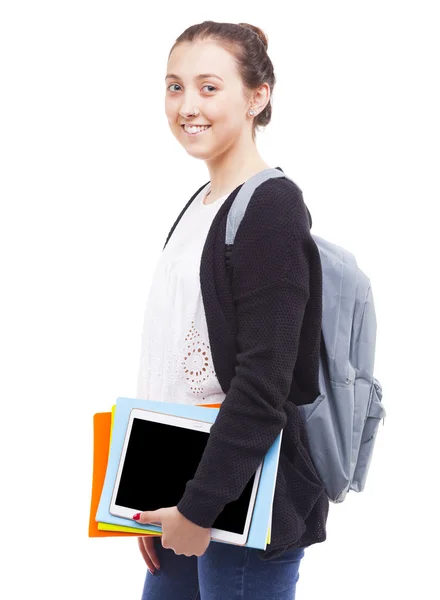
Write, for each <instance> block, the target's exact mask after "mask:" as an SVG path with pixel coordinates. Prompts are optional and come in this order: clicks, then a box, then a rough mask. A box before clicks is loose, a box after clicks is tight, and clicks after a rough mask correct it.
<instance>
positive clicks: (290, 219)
mask: <svg viewBox="0 0 440 600" xmlns="http://www.w3.org/2000/svg"><path fill="white" fill-rule="evenodd" d="M310 227H311V217H310V213H309V211H308V209H307V207H306V205H305V203H304V199H303V194H302V190H301V189H300V188H299V186H298V185H297V184H296V183H294V182H293V181H292V180H291V179H288V178H287V177H276V178H272V179H268V180H267V181H265V182H263V183H262V184H260V185H259V186H258V187H257V188H256V189H255V191H254V193H253V195H252V197H251V199H250V200H249V204H248V206H247V208H246V211H245V213H244V216H243V219H242V221H241V224H240V226H239V228H238V230H237V237H236V240H237V242H238V243H240V240H241V239H242V238H243V239H244V238H248V236H249V235H252V237H254V236H255V237H256V238H260V237H265V236H266V235H272V236H274V235H277V236H279V235H285V236H286V237H292V235H294V233H295V232H296V233H298V232H303V233H304V234H307V233H308V234H309V235H310Z"/></svg>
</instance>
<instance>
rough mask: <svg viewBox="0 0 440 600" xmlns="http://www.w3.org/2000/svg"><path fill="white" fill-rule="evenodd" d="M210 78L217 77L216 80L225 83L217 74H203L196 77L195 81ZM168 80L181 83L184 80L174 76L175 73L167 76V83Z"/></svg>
mask: <svg viewBox="0 0 440 600" xmlns="http://www.w3.org/2000/svg"><path fill="white" fill-rule="evenodd" d="M208 77H215V78H216V79H220V81H223V79H222V78H221V77H219V76H218V75H216V74H215V73H201V74H200V75H196V76H195V77H194V79H205V78H208ZM167 79H179V80H180V81H182V79H181V78H180V77H179V76H178V75H174V73H168V75H166V76H165V81H166V80H167Z"/></svg>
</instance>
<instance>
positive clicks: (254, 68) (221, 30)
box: [168, 21, 276, 141]
mask: <svg viewBox="0 0 440 600" xmlns="http://www.w3.org/2000/svg"><path fill="white" fill-rule="evenodd" d="M199 40H213V41H215V42H218V43H219V44H220V45H221V46H222V47H223V48H225V50H227V51H228V52H230V53H231V54H232V55H233V56H234V57H235V59H236V61H237V68H238V72H239V74H240V76H241V79H242V81H243V86H244V93H245V97H246V98H250V92H252V91H254V90H256V89H258V88H259V87H260V86H261V85H262V84H263V83H267V84H268V85H269V87H270V99H269V102H268V103H267V105H266V107H265V108H264V110H263V111H261V112H260V113H259V114H258V115H257V116H256V117H255V118H254V119H253V124H252V139H253V140H254V141H255V131H256V130H258V131H259V128H260V127H265V126H266V125H268V123H269V122H270V119H271V116H272V103H271V101H272V93H273V88H274V86H275V83H276V78H275V73H274V69H273V65H272V61H271V60H270V58H269V56H268V54H267V47H268V40H267V36H266V34H265V33H264V32H263V31H262V30H261V29H260V28H259V27H256V26H255V25H249V23H238V24H237V23H217V22H216V21H203V23H198V24H196V25H191V26H190V27H188V28H187V29H185V31H184V32H183V33H181V35H179V37H178V38H177V39H176V41H175V43H174V45H173V47H172V48H171V50H170V52H169V55H168V58H169V56H170V55H171V52H172V51H173V50H174V48H175V47H176V46H177V44H179V43H182V42H193V41H199Z"/></svg>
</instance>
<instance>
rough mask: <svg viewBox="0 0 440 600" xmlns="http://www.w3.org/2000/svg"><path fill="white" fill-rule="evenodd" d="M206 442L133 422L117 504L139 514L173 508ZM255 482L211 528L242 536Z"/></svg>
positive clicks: (189, 433)
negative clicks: (140, 512)
mask: <svg viewBox="0 0 440 600" xmlns="http://www.w3.org/2000/svg"><path fill="white" fill-rule="evenodd" d="M208 437H209V433H207V432H204V431H195V430H193V429H185V428H183V427H176V426H174V425H170V424H164V423H157V422H154V421H147V420H144V419H137V418H134V419H133V425H132V429H131V433H130V439H129V441H128V445H127V451H126V455H125V461H124V466H123V469H122V472H121V479H120V483H119V488H118V492H117V495H116V504H118V505H119V506H126V507H128V508H132V509H139V510H141V511H144V510H156V509H158V508H164V507H168V506H176V505H177V504H178V502H179V500H180V499H181V497H182V495H183V493H184V491H185V485H186V482H187V481H188V480H190V479H192V478H193V477H194V474H195V472H196V470H197V467H198V464H199V462H200V459H201V457H202V454H203V451H204V449H205V446H206V444H207V442H208ZM219 460H221V457H219ZM254 479H255V474H254V475H252V477H251V479H250V480H249V481H248V483H247V485H246V486H245V488H244V490H243V493H242V494H241V496H240V497H239V498H238V499H237V500H234V501H233V502H230V503H228V504H226V505H225V507H224V509H223V511H222V512H221V513H220V514H219V515H218V517H217V519H216V520H215V522H214V523H213V525H212V527H213V528H217V529H224V530H226V531H231V532H232V533H238V534H243V532H244V529H245V523H246V516H247V512H248V507H249V502H250V499H251V495H252V487H253V484H254Z"/></svg>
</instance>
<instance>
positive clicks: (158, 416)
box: [109, 408, 263, 546]
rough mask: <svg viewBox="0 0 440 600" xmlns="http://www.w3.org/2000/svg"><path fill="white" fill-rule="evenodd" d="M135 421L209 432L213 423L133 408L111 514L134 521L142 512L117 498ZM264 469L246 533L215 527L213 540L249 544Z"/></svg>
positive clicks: (254, 489) (257, 477)
mask: <svg viewBox="0 0 440 600" xmlns="http://www.w3.org/2000/svg"><path fill="white" fill-rule="evenodd" d="M133 419H144V420H147V421H155V422H157V423H164V424H169V425H175V426H177V427H184V428H185V429H194V430H201V431H205V432H208V433H209V431H210V430H211V426H212V425H213V424H212V423H208V422H207V421H202V420H197V419H191V418H188V417H179V416H176V415H169V414H167V413H161V412H156V411H152V410H146V409H140V408H133V409H132V410H131V411H130V417H129V420H128V425H127V430H126V432H125V438H124V445H123V448H122V452H121V456H120V459H119V465H118V471H117V474H116V479H115V484H114V486H113V493H112V498H111V501H110V510H109V512H110V514H112V515H114V516H116V517H123V518H125V519H130V520H132V519H133V515H135V514H136V513H138V512H142V511H141V510H140V509H133V508H128V507H126V506H120V505H118V504H116V496H117V493H118V488H119V483H120V480H121V474H122V469H123V465H124V461H125V455H126V452H127V447H128V441H129V439H130V434H131V429H132V426H133ZM262 467H263V462H262V463H261V464H260V465H259V467H258V469H257V471H256V473H255V479H254V485H253V487H252V492H251V497H250V501H249V507H248V512H247V515H246V522H245V527H244V531H243V533H242V534H240V533H235V532H232V531H226V530H224V529H216V528H215V527H212V528H211V539H212V540H218V541H220V542H228V543H230V544H236V545H238V546H244V545H245V544H246V542H247V539H248V536H249V529H250V524H251V521H252V515H253V512H254V508H255V500H256V496H257V491H258V485H259V482H260V476H261V470H262ZM135 524H136V521H133V523H132V526H135ZM154 525H159V523H154Z"/></svg>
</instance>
